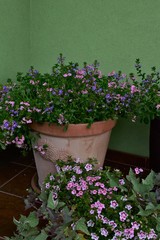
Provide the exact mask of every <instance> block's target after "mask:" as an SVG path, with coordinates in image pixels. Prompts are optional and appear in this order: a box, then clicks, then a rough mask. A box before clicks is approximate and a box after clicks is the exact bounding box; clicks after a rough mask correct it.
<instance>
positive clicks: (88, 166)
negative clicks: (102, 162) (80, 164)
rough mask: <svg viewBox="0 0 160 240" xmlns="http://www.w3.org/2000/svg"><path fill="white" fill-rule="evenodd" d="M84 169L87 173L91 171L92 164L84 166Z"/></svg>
mask: <svg viewBox="0 0 160 240" xmlns="http://www.w3.org/2000/svg"><path fill="white" fill-rule="evenodd" d="M85 169H86V171H87V172H88V171H90V170H92V164H89V163H87V164H86V166H85Z"/></svg>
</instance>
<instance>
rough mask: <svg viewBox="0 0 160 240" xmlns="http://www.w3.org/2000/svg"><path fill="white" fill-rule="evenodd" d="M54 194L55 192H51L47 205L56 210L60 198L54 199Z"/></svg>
mask: <svg viewBox="0 0 160 240" xmlns="http://www.w3.org/2000/svg"><path fill="white" fill-rule="evenodd" d="M52 196H53V193H52V192H50V194H49V197H48V201H47V207H48V208H51V209H52V210H54V209H56V207H57V205H58V200H56V201H54V200H53V197H52Z"/></svg>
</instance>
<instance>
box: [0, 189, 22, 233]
mask: <svg viewBox="0 0 160 240" xmlns="http://www.w3.org/2000/svg"><path fill="white" fill-rule="evenodd" d="M23 213H25V210H24V201H23V199H21V198H17V197H14V196H9V195H7V194H4V193H0V236H1V237H3V236H11V235H12V234H13V232H14V231H15V229H16V227H15V225H14V224H13V216H14V217H15V218H16V219H18V218H19V216H20V214H23Z"/></svg>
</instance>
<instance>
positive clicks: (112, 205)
mask: <svg viewBox="0 0 160 240" xmlns="http://www.w3.org/2000/svg"><path fill="white" fill-rule="evenodd" d="M110 207H111V208H114V209H115V208H117V207H118V203H117V201H116V200H113V201H110Z"/></svg>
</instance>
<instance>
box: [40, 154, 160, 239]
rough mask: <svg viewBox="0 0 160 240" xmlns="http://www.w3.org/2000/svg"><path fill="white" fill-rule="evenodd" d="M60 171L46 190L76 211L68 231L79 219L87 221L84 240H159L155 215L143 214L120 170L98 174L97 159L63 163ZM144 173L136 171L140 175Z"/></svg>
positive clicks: (53, 198) (73, 213)
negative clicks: (95, 168) (95, 160)
mask: <svg viewBox="0 0 160 240" xmlns="http://www.w3.org/2000/svg"><path fill="white" fill-rule="evenodd" d="M57 170H58V174H56V175H54V176H53V175H52V174H50V175H49V176H48V177H47V178H46V180H45V183H44V191H45V192H46V193H47V194H48V195H51V199H52V200H51V201H53V202H57V203H56V204H58V203H59V204H61V203H64V204H65V206H67V207H68V208H69V209H70V210H71V211H72V219H71V221H70V222H69V225H68V228H70V229H71V230H73V231H74V230H75V226H76V225H77V222H78V221H79V219H81V218H84V219H85V225H86V228H87V230H88V233H87V234H85V233H86V231H84V233H83V230H82V229H81V233H83V234H84V236H83V237H84V239H93V240H98V239H99V240H101V239H113V240H118V239H158V232H157V230H156V229H155V226H156V221H155V219H154V214H153V216H146V217H145V216H141V215H140V214H139V210H140V208H139V206H138V204H137V201H136V199H135V198H133V197H132V195H133V192H132V190H131V189H130V187H131V185H130V184H129V182H128V180H127V179H125V178H124V177H123V175H122V174H121V172H120V171H118V170H117V171H115V172H114V173H113V172H112V171H110V169H107V168H106V169H105V170H96V171H95V170H94V160H93V159H89V161H88V162H87V163H82V162H79V161H78V162H77V161H76V160H74V159H72V158H69V159H68V161H67V162H64V161H59V162H58V166H57ZM141 172H142V170H141V169H139V171H138V168H136V174H140V173H141ZM132 174H133V172H132ZM134 177H136V175H134ZM141 198H142V196H141ZM141 202H143V200H142V199H141ZM143 204H144V203H143Z"/></svg>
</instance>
